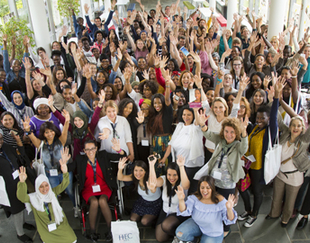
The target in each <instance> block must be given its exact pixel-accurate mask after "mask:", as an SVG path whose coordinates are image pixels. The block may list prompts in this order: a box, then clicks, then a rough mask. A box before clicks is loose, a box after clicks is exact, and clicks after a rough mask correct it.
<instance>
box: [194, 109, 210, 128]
mask: <svg viewBox="0 0 310 243" xmlns="http://www.w3.org/2000/svg"><path fill="white" fill-rule="evenodd" d="M197 113H198V112H197ZM205 114H206V109H204V110H203V111H200V112H199V113H198V114H196V115H197V116H196V117H195V119H196V120H197V122H198V124H199V125H200V126H201V127H202V126H203V125H205V124H206V121H207V120H208V119H209V117H210V116H206V115H205Z"/></svg>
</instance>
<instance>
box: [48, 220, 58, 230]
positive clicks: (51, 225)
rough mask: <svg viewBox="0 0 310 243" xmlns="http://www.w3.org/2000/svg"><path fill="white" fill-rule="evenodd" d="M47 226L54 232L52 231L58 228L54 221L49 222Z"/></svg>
mask: <svg viewBox="0 0 310 243" xmlns="http://www.w3.org/2000/svg"><path fill="white" fill-rule="evenodd" d="M47 228H48V231H49V232H52V231H54V230H56V229H57V227H56V223H55V222H53V223H50V224H48V225H47Z"/></svg>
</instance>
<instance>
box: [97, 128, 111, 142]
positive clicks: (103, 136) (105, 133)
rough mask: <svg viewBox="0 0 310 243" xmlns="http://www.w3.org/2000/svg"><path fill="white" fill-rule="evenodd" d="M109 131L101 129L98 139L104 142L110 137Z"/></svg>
mask: <svg viewBox="0 0 310 243" xmlns="http://www.w3.org/2000/svg"><path fill="white" fill-rule="evenodd" d="M110 133H111V131H110V130H109V128H103V130H102V133H99V137H98V138H99V139H101V140H106V139H108V137H109V136H110Z"/></svg>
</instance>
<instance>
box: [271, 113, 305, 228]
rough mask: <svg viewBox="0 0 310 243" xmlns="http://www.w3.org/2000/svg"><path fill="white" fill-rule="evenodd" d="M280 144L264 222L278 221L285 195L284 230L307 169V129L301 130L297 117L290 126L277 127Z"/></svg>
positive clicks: (282, 221) (302, 124) (282, 223)
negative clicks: (277, 168)
mask: <svg viewBox="0 0 310 243" xmlns="http://www.w3.org/2000/svg"><path fill="white" fill-rule="evenodd" d="M279 129H280V130H281V132H282V133H281V137H280V144H281V145H282V154H281V167H280V171H279V173H278V175H277V176H276V178H275V179H274V180H273V200H272V206H271V211H270V213H269V214H268V215H267V216H266V219H271V218H278V217H280V215H281V206H282V199H283V196H284V194H285V201H284V206H283V209H282V218H281V226H282V227H286V226H287V224H288V221H289V220H290V218H291V216H292V213H293V210H294V204H295V200H296V197H297V194H298V191H299V188H300V187H301V185H302V183H303V181H304V173H303V172H305V171H306V170H308V169H309V167H310V161H309V157H308V155H307V149H308V147H309V142H310V129H309V128H308V129H307V130H306V131H305V123H304V120H303V119H302V118H301V117H300V116H295V117H293V118H292V119H291V121H290V125H289V126H286V125H285V124H284V123H283V122H281V123H280V124H279Z"/></svg>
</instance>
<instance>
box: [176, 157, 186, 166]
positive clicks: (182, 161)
mask: <svg viewBox="0 0 310 243" xmlns="http://www.w3.org/2000/svg"><path fill="white" fill-rule="evenodd" d="M177 164H178V166H179V167H182V166H184V164H185V157H184V156H182V155H178V156H177Z"/></svg>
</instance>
